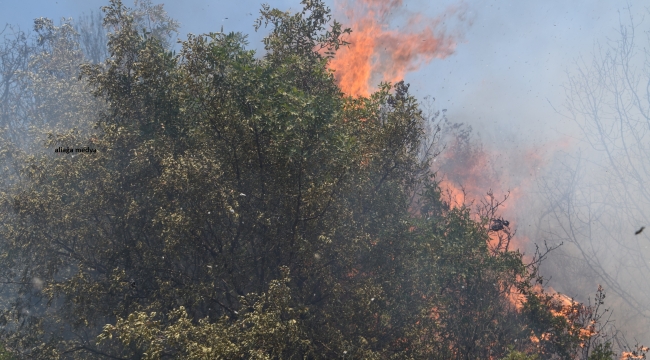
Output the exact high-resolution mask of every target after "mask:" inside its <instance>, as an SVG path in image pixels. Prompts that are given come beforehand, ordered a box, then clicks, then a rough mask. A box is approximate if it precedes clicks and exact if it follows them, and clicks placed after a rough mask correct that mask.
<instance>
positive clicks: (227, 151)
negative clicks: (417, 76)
mask: <svg viewBox="0 0 650 360" xmlns="http://www.w3.org/2000/svg"><path fill="white" fill-rule="evenodd" d="M303 4H304V10H303V11H302V12H301V13H298V14H293V15H292V14H288V13H283V12H280V11H278V10H271V9H270V8H267V7H263V9H262V11H261V19H260V21H259V22H258V25H259V26H261V25H262V24H271V25H272V26H273V28H272V29H271V34H270V35H269V36H268V37H267V38H266V40H265V45H266V53H265V54H264V55H263V56H261V57H256V56H255V53H254V52H253V51H249V50H246V49H245V45H246V38H245V36H243V35H241V34H234V33H231V34H224V33H221V32H220V33H210V34H207V35H200V36H193V35H190V36H188V39H187V40H186V41H184V42H182V44H181V45H182V47H181V50H180V52H179V54H178V55H175V54H174V53H173V52H171V51H170V49H169V48H168V46H167V45H168V43H166V42H165V37H164V36H160V35H159V34H161V33H162V34H167V32H166V31H167V30H163V31H162V32H158V33H157V32H156V31H155V29H171V25H170V24H173V21H172V20H170V19H169V18H168V17H167V16H166V14H165V13H164V12H162V8H157V7H156V9H159V10H160V11H157V12H156V14H157V16H158V17H157V20H156V22H155V23H154V24H148V27H146V28H145V29H144V30H142V28H141V27H140V25H141V24H140V22H139V20H138V19H139V18H138V16H139V15H138V14H139V12H138V10H137V9H136V10H130V9H127V8H126V7H124V6H123V5H122V3H121V2H120V1H119V0H113V1H111V4H110V6H107V7H105V8H104V13H105V17H104V26H105V27H107V28H108V29H110V30H111V33H109V34H108V36H107V38H108V58H107V59H106V60H105V61H104V63H102V64H94V63H82V64H80V66H81V78H82V79H83V80H84V81H86V83H85V85H84V86H86V87H84V88H83V89H85V91H86V92H84V93H82V94H78V93H71V94H69V95H65V96H63V98H64V99H65V100H66V101H68V102H65V103H64V104H63V107H62V109H67V106H68V104H74V103H75V101H77V100H79V99H85V96H86V95H87V94H89V93H91V92H92V93H93V94H94V95H95V96H96V101H97V102H98V104H99V105H100V106H97V107H96V108H95V109H96V110H98V111H96V112H93V113H88V114H87V113H85V112H79V113H78V114H80V117H79V118H78V121H79V124H78V126H79V129H93V128H92V127H89V125H91V124H93V123H94V124H95V126H96V128H95V129H93V132H91V131H86V132H84V131H73V129H72V127H70V128H65V127H62V125H59V127H57V128H55V129H53V130H52V131H51V136H50V137H49V141H48V142H47V143H46V145H47V146H48V147H49V148H48V151H49V153H44V154H35V155H34V154H30V155H29V156H27V155H24V156H22V157H21V158H20V160H21V161H22V164H23V165H22V167H21V168H20V172H19V173H20V175H21V176H22V177H23V179H24V180H23V181H20V182H16V183H14V184H11V186H7V188H6V191H4V190H3V192H2V193H0V204H2V211H1V212H0V216H2V220H1V221H0V249H1V252H0V254H1V255H2V263H1V266H0V274H2V277H3V278H4V279H7V282H11V283H12V284H13V285H14V286H15V289H14V291H13V292H11V293H8V294H4V298H5V300H6V301H7V302H9V303H10V306H8V307H7V309H6V310H5V311H4V312H3V313H2V321H3V322H4V324H6V326H5V327H4V328H3V331H2V336H3V339H4V341H5V343H6V344H7V348H8V349H10V350H11V351H12V352H14V353H15V354H17V355H18V356H20V357H25V358H28V357H29V358H43V359H49V358H68V359H75V358H79V359H81V358H88V357H89V356H92V357H105V358H120V359H123V358H139V359H162V358H190V359H212V358H260V359H262V358H265V359H266V358H283V359H284V358H288V359H292V358H339V357H353V358H374V359H388V358H439V359H450V358H452V359H467V358H490V357H494V358H500V357H503V356H506V354H507V353H508V352H509V351H510V350H509V348H508V346H509V345H513V344H516V350H517V351H523V352H526V353H534V352H535V351H537V348H536V345H535V344H534V341H533V338H532V337H531V334H532V335H535V334H537V335H540V338H539V339H538V340H537V341H538V342H540V343H541V344H542V345H543V349H544V352H543V354H545V355H548V356H549V357H550V356H553V355H556V356H557V355H563V356H564V355H566V356H570V355H575V354H576V353H577V349H578V347H579V345H580V342H579V340H580V339H579V337H576V336H575V332H576V331H578V330H579V329H580V328H582V327H583V324H581V323H578V322H576V321H575V319H571V318H567V317H566V316H565V315H562V314H559V315H558V314H554V313H553V312H552V310H553V307H552V306H550V305H549V300H548V299H547V298H545V297H542V296H539V295H537V293H535V292H534V291H533V286H532V283H531V281H532V279H534V278H535V277H536V271H535V266H536V265H534V264H533V265H531V266H526V264H524V262H523V260H522V255H521V254H520V253H518V252H512V251H509V250H508V249H507V247H501V248H490V247H489V246H488V239H489V237H490V236H491V235H494V232H499V231H501V230H500V229H497V230H494V229H491V228H490V227H489V223H490V220H491V219H490V218H487V217H483V218H481V219H479V221H477V220H476V218H475V217H474V216H473V215H472V214H471V213H470V211H469V209H467V208H465V207H459V208H452V207H451V206H449V204H448V203H445V202H444V201H443V200H442V199H441V196H440V189H439V187H438V186H437V184H436V182H435V177H434V176H433V174H431V172H430V171H429V160H430V159H431V157H430V156H426V154H427V153H428V151H429V149H432V148H435V147H434V146H431V144H430V141H431V138H430V139H428V142H427V139H426V138H425V137H424V134H425V129H426V127H427V124H426V122H425V118H424V116H423V114H422V111H421V110H420V107H419V104H418V102H417V101H416V99H415V98H414V97H413V96H411V95H410V94H409V92H408V85H406V84H404V83H403V82H399V83H396V84H394V85H393V84H382V85H381V86H380V88H379V89H378V91H377V92H375V93H374V94H372V95H371V96H370V97H368V98H364V97H358V98H353V97H348V96H345V94H343V93H342V92H341V91H340V89H339V88H338V86H337V84H336V82H335V80H334V77H333V74H332V72H331V71H330V70H329V69H328V68H327V63H328V56H330V55H331V52H333V51H336V49H337V48H338V47H339V46H342V45H344V43H345V42H344V40H343V38H342V36H344V34H346V33H347V32H348V31H347V30H342V29H341V27H340V25H339V24H337V23H336V22H333V23H332V24H330V21H331V20H330V17H329V9H327V8H326V7H325V6H324V4H323V3H322V2H320V1H304V2H303ZM165 24H166V25H165ZM37 25H39V26H40V27H37V31H40V33H41V34H43V35H42V36H43V39H44V40H47V41H50V39H56V40H57V41H53V42H51V43H47V44H52V46H61V47H62V48H61V49H58V48H56V49H55V48H52V49H51V51H49V52H46V54H59V52H58V51H63V50H65V51H66V52H65V54H66V55H65V56H64V57H65V58H66V59H68V60H69V61H71V59H72V60H74V61H80V60H79V59H83V57H82V56H81V54H82V52H81V49H80V47H79V45H78V42H75V41H74V39H75V38H74V36H73V32H72V30H71V29H72V28H68V27H65V28H64V27H63V26H62V27H59V28H57V27H54V26H53V25H52V24H51V22H48V21H45V20H40V21H39V22H37ZM156 34H158V35H156ZM57 44H58V45H57ZM40 58H41V57H36V59H40ZM50 65H51V64H50V63H47V64H44V65H43V66H42V67H38V69H41V68H43V69H49V68H48V66H50ZM70 66H71V67H70V69H73V68H74V67H72V65H70ZM65 69H67V68H65ZM65 69H64V70H65ZM73 73H74V71H72V70H70V72H66V73H64V74H63V75H62V74H61V73H59V72H56V71H53V75H52V76H54V75H57V76H59V78H57V79H59V80H60V81H61V82H63V83H66V84H68V83H69V84H71V83H72V82H70V74H73ZM38 74H39V73H34V76H36V75H38ZM45 74H50V73H48V72H47V71H46V72H45ZM42 76H43V77H44V78H45V75H42ZM37 78H38V77H37ZM71 86H72V85H71ZM75 86H78V85H75ZM79 86H80V85H79ZM66 94H67V93H66ZM48 101H49V100H48ZM70 106H71V105H70ZM75 109H76V108H75ZM83 109H86V107H85V106H84V107H83ZM54 110H56V111H61V109H59V108H57V109H54ZM75 111H76V110H75ZM75 114H76V113H75ZM75 126H76V125H75ZM85 146H88V147H93V148H96V150H97V152H96V153H95V152H93V153H79V152H76V151H75V152H74V153H73V154H66V153H57V155H56V156H52V151H53V149H52V148H58V147H72V148H81V147H85ZM423 149H425V150H423ZM493 209H494V207H493ZM502 235H503V234H502ZM507 236H510V235H507ZM513 291H516V292H517V293H519V294H522V295H524V296H526V297H527V298H528V299H529V300H528V302H529V303H530V304H532V305H534V306H532V305H531V306H529V307H528V308H525V309H523V310H518V309H517V307H516V304H515V303H513V302H511V301H509V300H508V294H509V293H512V292H513ZM530 324H535V326H537V327H534V328H532V327H531V326H530ZM542 334H548V336H545V337H542V336H541V335H542Z"/></svg>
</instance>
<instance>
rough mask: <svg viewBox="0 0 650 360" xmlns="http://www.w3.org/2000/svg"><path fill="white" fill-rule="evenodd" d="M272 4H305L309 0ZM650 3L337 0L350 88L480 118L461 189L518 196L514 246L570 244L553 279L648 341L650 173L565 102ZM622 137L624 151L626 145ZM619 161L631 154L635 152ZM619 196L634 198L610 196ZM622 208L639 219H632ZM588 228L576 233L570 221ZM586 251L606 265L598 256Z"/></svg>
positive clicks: (203, 9) (248, 29) (198, 23)
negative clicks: (388, 90)
mask: <svg viewBox="0 0 650 360" xmlns="http://www.w3.org/2000/svg"><path fill="white" fill-rule="evenodd" d="M103 5H106V3H105V2H104V1H96V0H92V1H58V2H56V1H28V2H15V1H3V3H2V9H3V11H2V13H1V14H0V22H2V23H9V24H18V25H20V26H21V28H23V29H30V28H31V27H32V19H33V18H37V17H41V16H43V17H49V18H53V19H59V18H61V17H77V16H79V15H80V14H81V13H89V12H90V11H95V12H97V11H98V10H99V7H100V6H103ZM128 5H129V6H130V5H131V4H128ZM270 5H271V6H272V7H278V8H280V9H284V10H291V11H296V10H298V9H300V4H299V2H298V1H288V0H286V1H273V2H271V3H270ZM643 5H644V3H643V2H641V1H632V2H630V3H629V7H630V8H631V9H632V10H631V11H630V12H627V10H626V7H627V6H623V5H622V4H621V3H620V2H618V1H614V0H609V1H605V0H601V1H574V2H566V1H560V0H552V1H546V2H523V1H522V2H514V1H503V0H498V1H481V2H479V1H465V2H462V3H460V2H454V1H442V2H437V3H435V4H433V3H431V2H426V1H400V0H391V1H386V2H382V1H376V0H364V1H349V2H344V1H341V2H336V3H335V2H331V3H330V6H331V7H332V8H333V9H335V11H334V13H335V16H336V18H337V20H339V21H340V22H341V23H342V24H343V26H344V27H352V30H353V33H352V35H351V36H350V37H349V38H348V39H347V40H348V41H350V42H351V45H350V47H349V48H348V49H345V50H342V51H341V53H340V54H339V56H338V57H336V58H335V59H334V60H333V62H332V68H333V69H334V70H336V77H337V79H338V80H339V81H340V84H341V86H342V88H343V90H344V91H346V92H347V93H349V94H351V95H367V94H369V93H370V92H372V91H374V90H375V89H376V88H377V86H378V84H379V82H381V81H390V82H395V81H399V80H400V79H402V78H404V79H405V81H406V82H407V83H410V84H411V85H412V86H411V91H412V92H413V93H414V94H416V96H418V97H420V98H424V97H425V96H428V95H430V96H434V97H435V98H436V102H435V105H436V107H437V108H438V109H440V110H442V109H445V110H446V112H445V113H446V117H447V118H448V119H449V121H450V122H451V123H463V124H465V128H469V127H471V128H472V129H473V131H472V140H471V143H466V144H463V143H454V142H453V141H451V142H450V143H449V144H448V145H449V146H448V148H447V150H446V152H444V153H443V154H441V156H440V158H439V159H438V161H439V163H437V164H436V166H437V167H438V170H439V172H440V175H441V180H442V181H443V185H446V186H447V189H448V190H449V191H450V193H451V196H453V197H454V198H455V200H456V201H457V202H458V203H463V202H468V201H471V200H472V199H475V200H476V199H478V200H480V199H482V198H484V194H485V193H486V192H487V191H489V190H492V191H493V192H494V193H495V195H496V196H497V197H498V198H502V197H503V196H505V195H506V194H508V192H510V198H509V200H508V202H506V204H505V205H504V208H503V213H502V216H503V217H504V218H507V219H510V220H511V221H512V222H513V228H515V227H516V228H517V231H518V233H517V234H518V235H517V238H516V239H517V240H516V242H515V243H514V244H513V245H515V246H517V247H519V248H521V250H522V251H526V252H528V253H530V252H531V251H532V249H533V248H534V244H542V243H543V242H544V241H548V242H549V243H550V244H557V243H560V242H562V241H563V242H564V243H565V245H564V246H563V247H562V248H560V250H558V251H556V252H553V253H552V254H551V255H550V256H549V259H548V263H547V264H548V266H547V267H546V268H545V271H546V273H545V274H543V275H549V276H552V279H551V281H550V284H551V285H552V286H553V287H554V288H555V289H556V290H558V291H560V292H563V293H565V294H567V295H569V296H572V297H573V296H576V297H578V298H577V300H580V301H588V300H589V298H590V297H591V295H588V294H593V293H594V292H595V291H596V287H597V284H599V283H602V284H603V285H604V286H605V290H606V291H608V295H609V296H608V301H609V302H608V303H607V304H606V305H607V306H611V307H613V308H614V310H615V311H614V317H615V318H616V317H617V316H619V315H620V317H618V319H620V320H619V322H617V323H616V325H617V326H618V327H619V328H623V329H625V328H626V327H628V328H629V335H630V337H631V338H632V337H635V338H636V339H638V340H639V341H642V342H644V343H645V344H646V345H647V344H648V343H650V337H648V335H647V334H645V330H644V329H647V328H648V325H649V324H650V300H648V299H649V298H650V297H648V296H647V295H648V294H647V293H646V291H645V290H644V289H645V288H647V284H646V283H645V282H644V281H645V279H646V278H647V277H648V276H650V268H648V261H647V260H646V259H647V258H648V256H650V252H648V251H650V250H648V245H647V244H648V241H650V238H649V237H648V234H649V233H650V231H648V230H646V232H643V233H641V234H640V235H638V236H634V231H635V230H636V229H638V228H640V227H641V226H648V227H650V226H649V225H650V223H648V222H644V221H646V220H647V219H648V218H650V215H648V214H650V208H649V204H650V201H648V200H647V199H643V198H642V197H641V198H640V199H641V200H639V198H630V197H629V195H630V193H629V192H628V190H629V187H636V188H635V189H636V190H635V191H637V192H639V193H641V194H645V193H644V192H643V186H644V185H643V184H644V181H645V182H647V181H648V180H650V177H644V176H646V175H648V173H647V172H645V173H643V172H641V173H639V175H638V176H639V178H634V179H633V180H630V184H626V183H620V182H616V180H617V177H616V175H612V174H611V173H609V172H608V171H609V170H608V169H610V167H611V164H610V163H608V161H601V160H602V156H603V155H602V152H601V151H596V150H594V148H593V142H592V143H590V142H589V141H588V140H589V139H587V138H585V133H584V131H583V129H581V128H580V126H578V124H579V121H578V120H580V119H581V118H580V116H578V117H576V118H573V119H572V118H571V117H570V116H569V118H567V116H566V115H569V113H568V112H567V110H566V109H565V103H566V98H567V91H569V92H570V91H571V87H570V86H569V85H567V84H568V79H569V78H568V76H569V75H573V74H576V72H577V69H578V65H579V64H581V63H582V64H586V66H587V67H589V66H591V59H592V55H591V54H592V52H594V51H595V50H596V51H597V50H598V45H597V44H601V45H602V46H604V45H605V44H606V43H607V39H608V38H609V39H612V40H615V39H617V37H619V34H618V33H617V30H618V29H619V24H620V23H623V24H628V23H629V20H630V19H629V14H632V15H633V17H634V21H637V18H638V20H639V21H640V18H641V15H643V14H645V9H644V7H643ZM165 8H166V10H167V12H168V13H169V14H170V15H171V16H172V17H174V18H175V19H177V20H178V21H179V22H180V23H181V28H180V30H179V34H180V37H181V38H184V37H185V34H186V33H188V32H191V33H195V34H197V33H203V32H209V31H218V30H219V29H220V28H221V27H222V26H223V28H224V30H225V31H241V32H243V33H246V34H250V35H251V36H250V38H249V40H250V43H251V46H252V47H257V48H258V50H259V49H260V48H259V41H258V40H259V39H261V38H262V37H263V36H264V34H265V33H266V32H265V31H264V30H261V31H260V32H259V33H254V32H253V29H252V24H253V21H254V20H255V19H256V18H257V16H258V9H259V8H260V4H259V3H258V2H256V1H251V0H244V1H237V2H223V3H214V2H210V1H198V0H197V1H169V2H167V3H165ZM637 14H638V16H637ZM648 28H649V27H648V26H647V24H645V23H641V25H640V27H639V31H638V34H637V36H638V41H639V45H640V46H641V47H640V49H642V48H643V46H645V45H646V44H647V38H646V37H645V34H644V33H643V32H642V31H644V30H646V29H648ZM574 89H578V90H579V88H574ZM608 99H609V98H607V99H605V100H607V101H609V100H608ZM574 110H578V108H575V107H574ZM630 116H631V118H632V119H641V117H640V115H638V114H632V115H630ZM587 117H588V116H587ZM615 117H616V115H615V114H614V115H612V118H615ZM574 120H575V121H574ZM576 121H578V122H576ZM587 126H589V125H587ZM630 134H631V133H630V132H624V133H621V134H620V136H621V137H625V136H630ZM634 134H638V135H639V137H638V138H636V139H637V143H636V144H637V145H638V147H637V148H636V150H637V155H635V157H634V159H633V161H632V162H631V163H630V164H629V167H626V168H625V169H627V170H630V167H632V168H634V167H646V166H647V167H650V165H649V164H648V161H649V160H648V159H647V158H646V159H645V160H644V159H643V158H642V157H641V155H642V154H644V151H647V148H643V147H642V146H641V145H642V144H643V142H638V141H645V143H646V144H647V143H650V140H648V138H647V137H646V138H643V137H642V135H644V134H641V133H639V132H635V133H634ZM643 139H645V140H643ZM591 140H593V139H591ZM612 147H613V148H614V149H617V150H620V149H621V147H622V145H621V144H620V142H616V143H615V144H612ZM617 156H618V157H617ZM614 158H615V160H614V161H620V159H623V154H621V153H616V154H615V156H614ZM625 169H624V170H625ZM620 176H623V177H624V175H620ZM619 179H620V177H619ZM628 185H629V187H627V186H628ZM463 189H464V190H465V192H466V194H463V195H462V198H461V197H460V196H461V195H460V193H461V191H462V190H463ZM610 194H614V195H610ZM610 196H616V197H617V199H619V200H620V201H617V202H616V203H615V204H612V205H611V206H609V205H608V206H596V205H598V204H603V203H607V202H608V199H609V198H610ZM478 200H477V201H478ZM589 201H591V203H590V202H589ZM626 204H629V207H625V206H626ZM567 206H574V207H573V208H571V207H567ZM590 210H593V213H590V212H589V211H590ZM621 214H626V215H630V216H628V217H626V219H625V222H622V219H621V217H622V215H621ZM592 215H593V217H591V218H589V216H592ZM571 216H575V218H571ZM578 225H580V226H579V228H577V229H576V232H574V233H573V237H572V236H569V235H571V233H570V231H568V232H569V233H567V229H568V228H570V227H572V226H578ZM601 234H604V235H602V236H601ZM580 246H584V248H582V249H581V247H580ZM630 252H632V253H635V254H636V255H635V257H630V255H629V254H630ZM585 254H587V255H589V256H592V257H593V262H589V261H588V260H585V259H584V258H583V255H585ZM594 268H597V269H596V270H594ZM625 294H627V298H626V297H625V296H623V295H625ZM610 299H611V301H610Z"/></svg>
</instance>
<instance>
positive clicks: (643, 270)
mask: <svg viewBox="0 0 650 360" xmlns="http://www.w3.org/2000/svg"><path fill="white" fill-rule="evenodd" d="M626 14H627V16H629V21H628V20H624V19H622V20H621V25H620V28H619V30H618V34H617V39H615V40H612V41H609V42H608V43H606V44H604V45H602V46H601V45H600V44H598V45H597V46H596V48H595V52H594V55H593V59H591V60H590V61H584V60H582V59H581V60H580V61H579V62H578V63H577V69H576V70H575V71H573V72H571V73H569V75H568V81H567V84H566V87H565V90H566V103H565V108H564V110H563V111H558V113H560V114H561V115H563V116H565V117H566V119H567V120H569V121H571V122H573V123H574V124H576V125H577V126H578V127H579V129H580V130H581V133H582V138H581V145H583V146H584V147H583V149H582V151H581V152H580V153H579V154H578V155H576V156H572V157H570V156H566V157H564V158H563V159H561V161H560V162H559V164H560V165H558V167H557V172H556V173H554V174H552V175H550V176H548V177H546V178H545V179H544V180H543V181H542V182H541V191H542V193H543V194H544V197H545V198H546V207H547V211H546V212H545V214H546V215H545V216H543V217H542V219H541V220H540V224H541V231H542V232H541V233H540V235H542V236H545V237H547V238H549V239H551V240H552V241H553V242H560V241H562V242H564V243H565V244H567V245H569V246H568V247H565V250H564V253H565V255H566V256H565V257H558V258H557V259H558V260H557V261H556V262H555V263H554V265H555V266H554V267H555V268H556V269H562V270H561V271H563V272H566V271H571V272H572V273H582V274H585V275H579V276H575V277H573V278H572V279H566V280H565V282H566V283H567V284H566V285H565V286H572V287H574V288H579V286H580V283H583V284H589V286H592V284H594V283H597V282H598V283H603V284H604V285H605V286H606V288H607V289H609V291H610V293H611V294H613V295H615V296H613V297H611V298H612V300H613V301H614V302H613V304H615V307H616V308H618V309H620V312H619V314H626V317H625V318H622V319H620V320H622V323H621V324H625V325H624V326H625V328H627V329H628V330H629V331H631V333H632V334H634V335H635V336H637V338H638V339H639V340H643V341H644V342H647V341H650V338H648V337H647V330H646V329H647V327H648V319H649V318H648V316H650V303H648V301H647V299H648V295H649V293H648V291H649V290H648V287H647V286H645V284H646V282H647V275H648V273H650V267H648V262H647V258H648V255H649V253H648V246H647V242H648V240H649V239H650V238H649V237H648V234H647V233H643V232H641V233H639V234H638V235H635V232H636V231H637V230H638V229H639V228H641V227H642V226H644V225H646V224H649V223H650V217H649V215H648V214H650V212H649V210H650V189H648V187H647V186H646V183H647V181H648V180H649V179H650V167H649V165H650V163H649V162H648V159H649V158H650V147H648V144H650V142H649V140H650V137H649V136H650V116H649V114H650V113H649V111H650V102H649V101H650V97H649V95H650V92H649V88H648V87H647V85H648V83H649V81H650V73H649V72H648V70H649V68H648V59H649V58H648V52H647V51H646V50H644V49H643V48H642V47H641V46H640V45H639V41H640V40H641V39H640V38H639V36H638V29H639V28H638V25H639V24H637V23H635V19H634V18H633V14H634V12H633V11H632V10H631V9H628V11H627V12H626ZM561 259H564V260H561ZM556 277H557V276H556ZM585 280H587V281H585ZM611 304H612V303H610V305H611ZM621 316H623V315H621Z"/></svg>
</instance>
